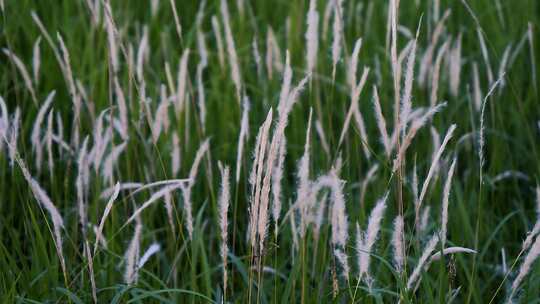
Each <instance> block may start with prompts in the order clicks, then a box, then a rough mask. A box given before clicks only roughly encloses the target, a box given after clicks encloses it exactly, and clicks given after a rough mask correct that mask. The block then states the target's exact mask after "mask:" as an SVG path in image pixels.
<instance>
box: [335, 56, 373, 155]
mask: <svg viewBox="0 0 540 304" xmlns="http://www.w3.org/2000/svg"><path fill="white" fill-rule="evenodd" d="M368 74H369V68H366V67H364V72H363V73H362V78H361V79H360V82H359V83H358V85H354V86H353V87H351V105H350V106H349V110H348V111H347V116H346V117H345V122H344V123H343V128H342V129H341V135H340V136H339V144H338V146H341V144H342V143H343V140H344V139H345V134H347V131H348V130H349V124H350V122H351V118H352V117H353V115H355V118H356V115H357V112H358V114H359V113H360V112H359V111H360V110H359V106H358V100H359V99H360V93H362V89H363V88H364V85H365V84H366V80H367V76H368ZM361 135H362V134H361ZM363 139H365V138H363Z"/></svg>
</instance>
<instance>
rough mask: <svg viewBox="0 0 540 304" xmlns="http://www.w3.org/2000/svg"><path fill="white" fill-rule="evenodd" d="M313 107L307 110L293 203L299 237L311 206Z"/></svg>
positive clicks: (301, 234)
mask: <svg viewBox="0 0 540 304" xmlns="http://www.w3.org/2000/svg"><path fill="white" fill-rule="evenodd" d="M312 114H313V109H310V111H309V119H308V126H307V131H306V142H305V145H304V154H303V155H302V157H301V158H300V161H298V173H297V179H298V189H297V191H296V192H297V197H296V202H295V205H296V206H298V208H299V209H300V237H301V238H302V239H303V238H304V236H305V232H306V229H307V224H308V219H307V217H308V209H309V208H310V207H311V202H309V201H308V198H309V196H310V193H309V192H310V188H311V183H310V180H309V162H310V157H309V149H310V141H309V138H310V132H311V118H312Z"/></svg>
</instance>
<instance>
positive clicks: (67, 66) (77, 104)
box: [56, 32, 82, 146]
mask: <svg viewBox="0 0 540 304" xmlns="http://www.w3.org/2000/svg"><path fill="white" fill-rule="evenodd" d="M56 38H57V39H58V42H59V44H60V50H61V53H62V62H63V66H64V69H63V74H64V78H65V81H66V83H67V86H68V90H69V94H70V97H71V102H72V103H73V112H74V114H73V131H72V135H71V139H72V144H73V145H74V146H79V127H80V126H79V124H80V123H79V121H80V115H81V106H82V104H81V97H80V95H79V94H78V93H77V88H76V85H75V78H74V77H73V71H72V70H71V63H70V62H71V59H70V55H69V51H68V49H67V47H66V44H65V43H64V39H63V38H62V36H61V35H60V33H58V32H57V33H56Z"/></svg>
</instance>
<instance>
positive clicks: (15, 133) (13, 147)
mask: <svg viewBox="0 0 540 304" xmlns="http://www.w3.org/2000/svg"><path fill="white" fill-rule="evenodd" d="M0 104H1V107H2V110H3V111H5V112H4V113H5V115H6V118H5V119H4V123H8V122H7V121H6V120H7V110H6V108H5V104H4V100H3V99H2V97H0ZM20 128H21V109H20V108H19V107H17V109H15V114H13V117H12V118H11V126H10V129H9V145H8V151H9V165H10V167H13V163H14V162H15V153H17V142H18V139H19V130H20ZM1 132H2V131H1V130H0V133H1ZM4 132H5V131H4ZM2 137H3V136H2ZM3 142H4V141H3V140H2V145H3ZM2 145H0V147H1V146H2Z"/></svg>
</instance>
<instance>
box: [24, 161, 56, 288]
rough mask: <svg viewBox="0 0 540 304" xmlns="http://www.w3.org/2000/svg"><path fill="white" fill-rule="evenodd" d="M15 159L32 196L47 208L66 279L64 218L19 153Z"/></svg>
mask: <svg viewBox="0 0 540 304" xmlns="http://www.w3.org/2000/svg"><path fill="white" fill-rule="evenodd" d="M15 160H16V162H17V164H18V165H19V167H20V168H21V171H22V173H23V176H24V179H26V181H27V182H28V184H29V185H30V190H31V191H32V194H33V195H34V198H35V199H36V200H37V201H38V203H39V204H40V205H41V206H42V207H43V208H45V210H47V212H48V213H49V215H50V217H51V220H52V223H53V235H54V245H55V247H56V253H57V254H58V258H59V259H60V266H61V267H62V272H63V273H64V277H65V278H66V279H67V268H66V262H65V258H64V254H63V251H62V247H63V242H62V235H61V230H62V228H64V220H63V219H62V216H61V215H60V212H59V211H58V209H57V208H56V206H54V204H53V202H52V201H51V199H50V197H49V195H47V193H46V192H45V190H43V188H41V186H40V185H39V183H38V182H37V181H36V180H35V179H34V178H33V177H32V176H31V175H30V172H29V171H28V169H27V168H26V165H25V163H24V161H23V160H22V159H21V158H20V157H19V154H18V153H17V152H16V153H15Z"/></svg>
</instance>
